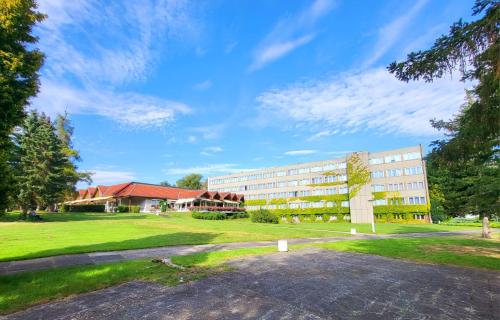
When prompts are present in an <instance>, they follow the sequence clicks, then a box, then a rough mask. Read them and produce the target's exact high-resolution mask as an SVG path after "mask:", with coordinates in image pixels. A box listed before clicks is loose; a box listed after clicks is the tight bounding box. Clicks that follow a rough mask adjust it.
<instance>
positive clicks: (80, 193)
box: [76, 189, 87, 200]
mask: <svg viewBox="0 0 500 320" xmlns="http://www.w3.org/2000/svg"><path fill="white" fill-rule="evenodd" d="M86 194H87V189H80V190H78V196H77V198H76V199H77V200H80V199H83V198H84V197H85V195H86Z"/></svg>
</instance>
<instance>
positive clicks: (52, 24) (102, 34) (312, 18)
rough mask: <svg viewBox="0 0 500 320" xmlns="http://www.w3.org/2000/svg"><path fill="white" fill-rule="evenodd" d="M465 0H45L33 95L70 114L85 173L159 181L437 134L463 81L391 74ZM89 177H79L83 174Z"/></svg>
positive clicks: (35, 104) (464, 9)
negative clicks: (41, 58) (436, 125)
mask: <svg viewBox="0 0 500 320" xmlns="http://www.w3.org/2000/svg"><path fill="white" fill-rule="evenodd" d="M472 5H473V3H472V1H471V0H469V1H460V0H434V1H432V0H415V1H413V0H412V1H409V0H395V1H394V0H387V1H371V0H365V1H362V0H357V1H348V0H316V1H313V0H310V1H299V0H296V1H285V0H279V1H278V0H277V1H271V0H262V1H260V0H248V1H246V0H241V1H230V0H228V1H221V0H212V1H203V0H197V1H182V0H144V1H126V0H123V1H97V0H96V1H93V0H87V1H85V0H72V1H66V0H40V1H39V10H40V11H41V12H44V13H46V14H47V15H48V17H47V19H46V20H45V21H44V22H43V23H42V24H40V25H39V26H38V27H37V28H36V29H35V33H36V34H37V36H38V37H39V44H38V46H39V48H40V49H41V50H42V51H43V52H44V53H45V55H46V60H45V64H44V66H43V68H42V70H41V78H40V80H41V87H40V92H39V94H38V96H37V97H35V98H33V99H32V101H31V108H34V109H37V110H39V111H42V112H45V113H47V114H49V115H51V116H54V115H55V114H57V113H62V112H65V111H66V112H68V114H69V115H70V119H71V121H72V123H73V125H74V127H75V133H74V146H75V147H76V148H77V149H78V150H80V154H81V157H82V161H81V162H80V163H78V166H79V168H80V169H81V170H87V171H91V172H93V173H94V175H93V180H94V184H111V183H119V182H124V181H132V180H133V181H141V182H148V183H159V182H161V181H169V182H171V183H174V182H175V181H176V180H177V179H179V178H181V177H182V176H184V175H186V174H189V173H200V174H202V175H203V176H204V177H209V176H217V175H223V174H229V173H235V172H240V171H243V170H248V169H256V168H263V167H269V166H279V165H287V164H292V163H300V162H307V161H315V160H325V159H331V158H336V157H339V156H342V155H344V154H345V153H347V152H351V151H361V150H363V151H382V150H390V149H394V148H400V147H406V146H413V145H418V144H422V146H423V147H424V149H425V150H426V151H428V150H429V144H430V142H431V141H433V140H436V139H439V138H441V137H442V133H440V132H437V131H436V130H434V129H433V128H432V127H431V126H430V124H429V120H430V119H432V118H437V119H449V118H450V117H452V116H453V114H455V113H456V112H457V111H458V109H459V107H460V106H461V105H462V104H463V101H464V96H465V94H464V89H465V88H466V87H467V86H470V84H464V83H462V82H460V81H459V80H460V79H459V76H458V75H454V76H446V77H445V78H443V79H441V80H438V81H435V82H433V83H425V82H423V81H422V82H410V83H404V82H400V81H398V80H397V79H396V78H395V77H394V76H393V75H392V74H390V73H388V72H387V70H386V67H387V66H388V65H389V64H390V63H391V62H392V61H395V60H402V59H404V58H405V57H406V54H408V53H409V52H411V51H414V50H423V49H427V48H429V47H430V46H431V45H432V43H433V42H434V40H435V39H436V38H437V37H438V36H440V35H442V34H445V33H447V31H448V28H449V26H450V25H451V24H452V23H453V22H455V21H457V20H458V19H460V18H464V19H465V20H471V17H470V12H471V7H472ZM82 186H84V185H82Z"/></svg>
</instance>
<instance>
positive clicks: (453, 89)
mask: <svg viewBox="0 0 500 320" xmlns="http://www.w3.org/2000/svg"><path fill="white" fill-rule="evenodd" d="M465 87H466V85H465V84H464V83H462V82H460V81H458V80H453V79H449V78H447V79H441V80H438V81H435V82H433V83H425V82H410V83H405V82H402V81H399V80H397V79H396V78H395V77H394V76H393V75H392V74H390V73H388V72H387V71H386V70H385V69H372V70H367V71H365V72H362V73H346V74H342V75H340V76H338V77H335V78H331V79H326V80H322V81H310V82H305V83H297V84H294V85H291V86H289V87H287V88H283V89H276V90H269V91H266V92H264V93H262V94H261V95H259V96H258V97H257V102H258V103H259V110H260V113H261V118H265V119H273V122H272V123H271V122H270V121H269V122H268V124H269V125H272V124H273V123H276V122H279V123H280V124H281V123H284V122H285V121H286V122H288V123H290V124H295V125H304V124H305V125H307V126H308V127H312V128H321V131H325V130H329V131H332V132H334V131H336V130H338V131H339V132H340V131H342V133H343V134H350V133H354V132H357V131H360V130H365V129H371V130H375V131H378V132H380V133H394V132H397V133H401V134H407V135H413V136H433V135H436V131H435V130H434V129H433V128H432V127H431V126H430V124H429V120H430V119H432V118H437V119H448V118H450V117H451V116H452V115H453V114H454V113H455V112H456V111H457V110H458V109H459V106H460V105H461V104H462V103H463V101H464V88H465ZM276 119H281V121H276ZM318 134H319V133H318ZM320 135H324V133H323V134H320Z"/></svg>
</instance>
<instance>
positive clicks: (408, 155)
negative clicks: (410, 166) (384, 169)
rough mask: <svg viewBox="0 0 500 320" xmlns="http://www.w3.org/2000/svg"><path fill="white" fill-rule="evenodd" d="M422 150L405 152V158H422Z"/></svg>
mask: <svg viewBox="0 0 500 320" xmlns="http://www.w3.org/2000/svg"><path fill="white" fill-rule="evenodd" d="M420 158H421V156H420V152H409V153H405V154H403V160H415V159H420Z"/></svg>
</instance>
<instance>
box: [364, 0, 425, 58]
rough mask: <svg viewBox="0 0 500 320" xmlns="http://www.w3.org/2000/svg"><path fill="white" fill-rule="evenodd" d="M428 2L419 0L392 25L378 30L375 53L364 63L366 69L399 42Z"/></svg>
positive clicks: (391, 23) (392, 22)
mask: <svg viewBox="0 0 500 320" xmlns="http://www.w3.org/2000/svg"><path fill="white" fill-rule="evenodd" d="M427 2H428V0H418V1H417V2H415V4H414V5H413V6H412V7H411V8H410V9H409V10H408V11H406V12H405V13H404V14H403V15H401V16H399V17H397V18H396V19H394V20H393V21H391V22H390V23H388V24H386V25H385V26H383V27H382V28H380V29H379V30H378V39H377V42H376V43H375V48H374V52H373V53H371V54H370V57H369V58H368V59H367V60H366V61H365V62H364V64H363V66H364V68H367V67H370V66H371V65H373V64H374V63H375V62H377V60H378V59H380V58H381V57H382V56H383V55H384V54H385V53H386V52H387V51H388V50H389V49H390V48H391V47H392V46H394V44H395V43H396V42H397V41H398V40H399V38H400V37H401V35H402V34H403V32H404V31H405V30H406V28H407V27H408V25H409V24H410V23H411V21H412V20H413V19H414V18H415V17H416V15H417V14H418V13H419V12H420V10H421V9H422V8H423V7H424V6H425V4H426V3H427Z"/></svg>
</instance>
